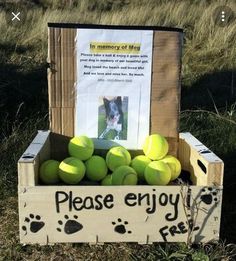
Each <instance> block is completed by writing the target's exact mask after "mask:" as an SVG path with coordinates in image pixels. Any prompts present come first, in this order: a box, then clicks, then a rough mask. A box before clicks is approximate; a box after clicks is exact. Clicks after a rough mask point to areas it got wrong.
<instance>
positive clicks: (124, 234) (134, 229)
mask: <svg viewBox="0 0 236 261" xmlns="http://www.w3.org/2000/svg"><path fill="white" fill-rule="evenodd" d="M68 141H69V137H67V136H63V135H61V134H56V133H52V132H50V131H39V132H38V135H37V136H36V137H35V139H34V140H33V141H32V143H31V144H30V146H29V147H28V149H27V150H26V151H25V152H24V154H23V155H22V157H21V158H20V160H19V162H18V179H19V187H18V194H19V220H20V241H21V243H24V244H29V243H39V244H42V245H44V244H52V243H57V242H88V243H104V242H138V243H140V244H149V243H152V242H163V241H167V242H199V241H201V242H206V241H209V240H212V239H218V238H219V230H220V219H221V202H222V182H223V166H224V165H223V162H222V160H220V159H219V158H218V157H217V156H216V155H215V154H214V153H213V152H211V151H210V150H209V149H207V148H206V147H205V146H204V145H203V144H201V142H199V141H198V140H197V139H196V138H194V137H193V136H192V135H191V134H190V133H180V143H179V149H178V157H179V159H180V161H181V164H182V167H183V169H184V170H186V171H189V172H190V173H191V176H192V180H193V181H194V185H191V186H186V185H169V186H146V185H144V186H141V185H139V186H81V185H77V186H65V185H56V186H45V185H40V184H39V179H38V170H39V166H40V164H41V163H42V162H43V161H45V160H47V159H52V158H53V159H57V160H62V159H64V158H65V157H67V156H68V154H67V144H68Z"/></svg>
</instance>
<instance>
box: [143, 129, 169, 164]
mask: <svg viewBox="0 0 236 261" xmlns="http://www.w3.org/2000/svg"><path fill="white" fill-rule="evenodd" d="M168 150H169V145H168V142H167V140H166V139H165V137H163V136H162V135H160V134H152V135H150V136H148V137H147V138H146V139H145V142H144V145H143V152H144V154H145V155H146V156H147V157H148V158H149V159H151V160H159V159H162V158H164V157H165V156H166V154H167V153H168Z"/></svg>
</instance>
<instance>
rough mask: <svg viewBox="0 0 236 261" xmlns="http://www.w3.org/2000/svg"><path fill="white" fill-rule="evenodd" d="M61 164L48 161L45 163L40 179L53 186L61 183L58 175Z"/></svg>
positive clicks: (40, 172) (40, 171)
mask: <svg viewBox="0 0 236 261" xmlns="http://www.w3.org/2000/svg"><path fill="white" fill-rule="evenodd" d="M59 164H60V162H59V161H57V160H46V161H44V162H43V164H42V165H41V166H40V169H39V177H40V179H41V180H42V181H43V183H45V184H48V185H53V184H57V183H58V182H59V181H60V179H59V174H58V171H59Z"/></svg>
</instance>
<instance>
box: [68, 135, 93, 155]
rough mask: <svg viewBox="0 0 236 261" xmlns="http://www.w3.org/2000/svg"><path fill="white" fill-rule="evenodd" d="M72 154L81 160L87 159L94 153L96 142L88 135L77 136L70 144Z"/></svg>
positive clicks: (69, 149)
mask: <svg viewBox="0 0 236 261" xmlns="http://www.w3.org/2000/svg"><path fill="white" fill-rule="evenodd" d="M68 151H69V154H70V156H72V157H75V158H77V159H80V160H87V159H89V158H90V157H91V156H92V155H93V151H94V144H93V141H92V139H90V138H89V137H87V136H76V137H74V138H72V139H71V140H70V142H69V144H68Z"/></svg>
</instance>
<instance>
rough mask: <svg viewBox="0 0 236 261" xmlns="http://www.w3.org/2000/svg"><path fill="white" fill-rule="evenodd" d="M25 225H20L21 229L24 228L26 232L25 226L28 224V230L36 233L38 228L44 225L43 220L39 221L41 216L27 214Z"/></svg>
mask: <svg viewBox="0 0 236 261" xmlns="http://www.w3.org/2000/svg"><path fill="white" fill-rule="evenodd" d="M24 222H25V224H26V225H25V226H22V230H24V231H25V232H26V233H25V235H26V234H27V226H29V230H30V231H31V232H32V233H37V232H38V231H39V230H40V229H42V228H43V227H44V225H45V223H44V222H43V221H41V217H40V216H39V215H36V216H35V215H33V214H29V217H26V218H25V220H24Z"/></svg>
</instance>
